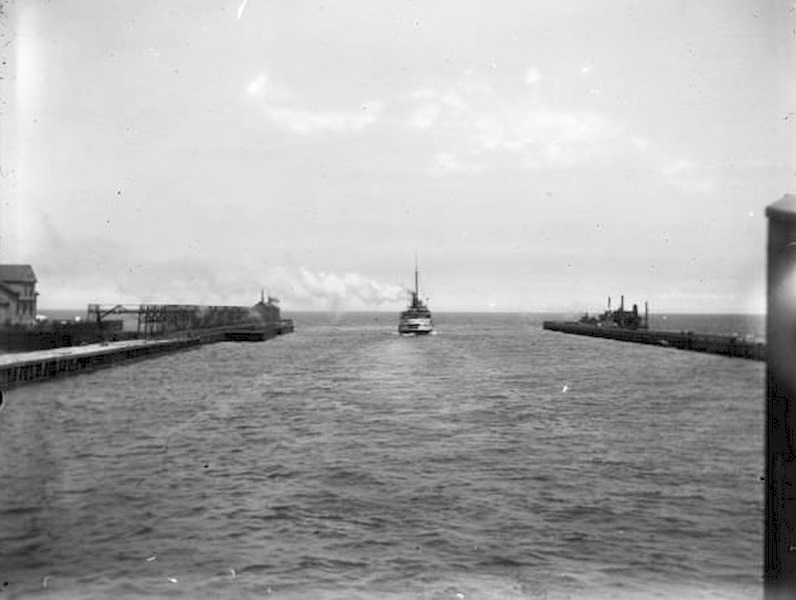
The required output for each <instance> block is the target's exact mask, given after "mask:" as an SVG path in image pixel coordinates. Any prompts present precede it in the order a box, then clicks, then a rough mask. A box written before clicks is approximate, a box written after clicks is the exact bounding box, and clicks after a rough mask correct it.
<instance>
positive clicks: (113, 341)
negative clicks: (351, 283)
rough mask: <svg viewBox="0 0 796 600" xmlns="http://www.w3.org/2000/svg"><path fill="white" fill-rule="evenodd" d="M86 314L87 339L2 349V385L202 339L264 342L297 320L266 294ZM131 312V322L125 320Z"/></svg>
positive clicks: (287, 330) (78, 370)
mask: <svg viewBox="0 0 796 600" xmlns="http://www.w3.org/2000/svg"><path fill="white" fill-rule="evenodd" d="M87 314H88V319H87V322H88V323H93V324H94V325H95V327H94V328H93V330H92V331H93V332H94V335H93V337H92V338H91V339H90V340H89V341H84V342H82V343H81V344H80V345H74V346H72V345H61V346H58V347H47V348H42V349H36V350H32V351H28V352H12V353H7V354H0V390H7V389H11V388H14V387H17V386H20V385H24V384H27V383H36V382H40V381H46V380H49V379H53V378H56V377H63V376H69V375H75V374H79V373H84V372H87V371H93V370H96V369H101V368H107V367H112V366H115V365H118V364H120V363H124V362H129V361H133V360H141V359H145V358H153V357H156V356H160V355H163V354H166V353H172V352H178V351H181V350H187V349H190V348H195V347H197V346H201V345H204V344H213V343H217V342H225V341H226V342H264V341H266V340H270V339H272V338H274V337H276V336H279V335H284V334H287V333H292V332H293V321H292V320H291V319H282V318H281V315H280V311H279V307H278V306H277V304H276V300H275V299H273V298H269V299H268V301H267V302H266V301H265V299H264V298H262V299H261V300H260V302H259V303H257V304H255V305H254V306H253V307H243V306H199V305H176V304H168V305H140V306H124V305H115V306H111V307H103V306H101V305H97V304H90V305H89V306H88V311H87ZM109 317H111V319H109ZM120 317H121V319H120ZM130 317H134V318H133V319H132V321H131V322H130V323H124V322H123V321H124V319H125V318H128V319H129V318H130ZM131 325H132V328H130V326H131ZM31 332H32V334H34V335H35V334H38V331H36V330H31ZM35 339H36V340H37V341H38V339H39V337H38V336H37V337H36V338H35Z"/></svg>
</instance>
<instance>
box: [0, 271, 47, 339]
mask: <svg viewBox="0 0 796 600" xmlns="http://www.w3.org/2000/svg"><path fill="white" fill-rule="evenodd" d="M38 295H39V294H38V292H37V291H36V274H35V273H34V272H33V267H31V266H30V265H2V264H0V326H7V325H32V324H34V323H35V322H36V297H37V296H38Z"/></svg>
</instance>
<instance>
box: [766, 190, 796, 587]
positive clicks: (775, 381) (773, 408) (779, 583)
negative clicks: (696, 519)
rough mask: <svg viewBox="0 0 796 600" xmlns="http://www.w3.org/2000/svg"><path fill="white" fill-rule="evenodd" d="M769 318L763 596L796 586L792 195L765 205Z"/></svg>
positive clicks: (795, 237) (795, 200)
mask: <svg viewBox="0 0 796 600" xmlns="http://www.w3.org/2000/svg"><path fill="white" fill-rule="evenodd" d="M766 216H767V217H768V272H767V295H768V308H767V310H768V317H767V322H766V337H767V375H766V474H765V481H766V487H767V494H766V512H765V556H764V575H763V576H764V585H765V598H766V600H779V599H780V598H786V597H787V598H790V597H792V596H791V594H792V593H793V590H794V589H796V414H794V413H796V196H794V195H786V196H783V197H782V198H781V199H780V200H778V201H777V202H775V203H774V204H772V205H771V206H769V207H768V208H767V209H766Z"/></svg>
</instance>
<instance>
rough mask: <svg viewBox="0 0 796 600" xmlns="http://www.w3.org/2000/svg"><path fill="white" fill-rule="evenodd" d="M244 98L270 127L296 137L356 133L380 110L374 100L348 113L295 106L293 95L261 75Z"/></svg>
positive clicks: (295, 101)
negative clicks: (257, 109)
mask: <svg viewBox="0 0 796 600" xmlns="http://www.w3.org/2000/svg"><path fill="white" fill-rule="evenodd" d="M246 95H247V96H248V97H249V98H250V99H251V100H252V101H253V102H255V103H256V104H257V105H258V106H259V107H260V109H261V110H262V112H263V114H264V115H265V116H266V118H267V119H268V121H270V122H271V124H272V125H274V126H275V127H277V128H278V129H281V130H283V131H286V132H288V133H292V134H295V135H300V136H310V135H315V134H322V133H335V134H343V133H349V132H359V131H362V130H364V129H366V128H368V127H370V126H371V125H373V124H374V123H375V122H376V119H377V115H378V113H379V112H380V110H381V103H380V102H375V101H368V102H363V103H361V104H360V106H359V108H358V109H357V110H349V111H341V110H330V109H326V108H323V109H315V108H307V107H305V106H297V104H299V102H298V100H297V97H296V94H295V93H293V91H292V90H290V89H289V88H288V87H286V86H284V85H281V84H277V83H275V82H273V81H272V80H271V78H270V77H269V76H268V74H267V73H265V72H263V73H260V74H259V75H257V77H255V78H254V79H252V81H250V82H249V84H248V85H247V86H246Z"/></svg>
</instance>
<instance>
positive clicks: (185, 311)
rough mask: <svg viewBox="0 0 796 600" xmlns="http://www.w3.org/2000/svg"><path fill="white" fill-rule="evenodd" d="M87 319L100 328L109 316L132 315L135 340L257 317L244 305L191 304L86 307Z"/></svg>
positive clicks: (226, 325) (241, 322)
mask: <svg viewBox="0 0 796 600" xmlns="http://www.w3.org/2000/svg"><path fill="white" fill-rule="evenodd" d="M87 315H88V319H89V320H90V321H95V322H96V323H97V324H98V325H99V326H100V327H102V324H103V321H104V319H106V318H107V317H109V316H112V315H135V316H136V317H137V322H136V327H137V337H141V338H153V337H163V336H166V335H171V334H178V333H183V332H189V331H195V330H207V329H213V328H217V327H228V326H233V325H243V324H248V323H256V322H257V321H258V318H257V316H256V315H255V314H253V313H252V309H251V308H249V307H246V306H204V305H191V304H140V305H124V304H117V305H115V306H109V305H108V306H103V305H100V304H89V305H88V311H87Z"/></svg>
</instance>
